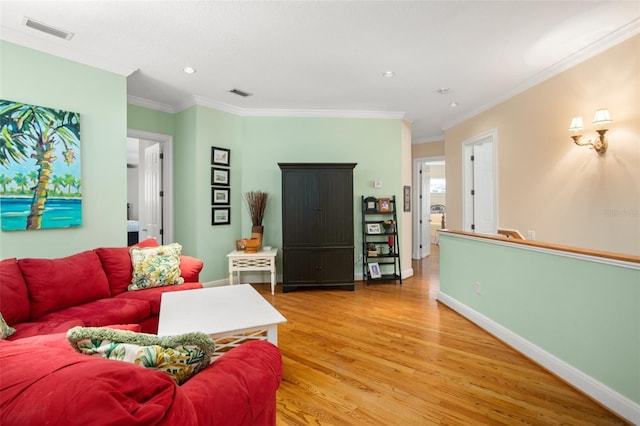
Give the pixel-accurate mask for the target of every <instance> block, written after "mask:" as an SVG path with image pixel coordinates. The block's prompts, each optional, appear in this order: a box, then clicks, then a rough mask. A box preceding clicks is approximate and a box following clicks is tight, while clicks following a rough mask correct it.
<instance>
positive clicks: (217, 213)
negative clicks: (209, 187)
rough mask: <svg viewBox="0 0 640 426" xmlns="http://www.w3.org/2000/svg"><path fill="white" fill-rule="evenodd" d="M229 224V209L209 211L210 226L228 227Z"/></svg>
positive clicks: (221, 208)
mask: <svg viewBox="0 0 640 426" xmlns="http://www.w3.org/2000/svg"><path fill="white" fill-rule="evenodd" d="M230 223H231V207H213V208H212V209H211V225H229V224H230Z"/></svg>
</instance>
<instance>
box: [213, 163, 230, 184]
mask: <svg viewBox="0 0 640 426" xmlns="http://www.w3.org/2000/svg"><path fill="white" fill-rule="evenodd" d="M229 181H230V170H229V169H220V168H218V167H212V168H211V185H220V186H229V185H230V183H229Z"/></svg>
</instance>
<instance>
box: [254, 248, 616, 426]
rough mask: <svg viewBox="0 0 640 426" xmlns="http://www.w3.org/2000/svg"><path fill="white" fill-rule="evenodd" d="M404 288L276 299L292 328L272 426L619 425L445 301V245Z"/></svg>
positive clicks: (262, 288) (286, 332)
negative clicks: (441, 256) (441, 293)
mask: <svg viewBox="0 0 640 426" xmlns="http://www.w3.org/2000/svg"><path fill="white" fill-rule="evenodd" d="M413 268H414V274H415V276H414V277H411V278H408V279H405V280H403V284H402V285H399V284H397V283H396V284H376V285H368V286H367V285H364V284H363V283H361V282H359V283H356V290H355V291H353V292H350V291H346V290H342V289H336V290H332V289H320V290H311V289H305V290H297V291H293V292H289V293H286V294H283V293H282V292H281V287H278V288H277V290H276V294H275V295H271V291H270V286H269V284H266V283H265V284H254V287H255V288H256V289H257V290H258V291H259V292H260V293H261V294H262V295H263V296H264V297H265V298H266V299H267V300H268V301H269V302H270V303H271V304H272V305H273V306H274V307H276V309H278V310H279V311H280V312H281V313H282V314H283V315H284V316H285V317H286V318H287V320H288V322H287V323H285V324H282V325H280V326H279V329H278V340H279V342H278V343H279V348H280V350H281V352H282V356H283V362H284V377H283V381H282V384H281V386H280V389H279V390H278V394H277V406H278V414H277V424H278V425H282V426H297V425H355V426H359V425H403V426H404V425H436V424H437V425H501V424H504V425H514V424H530V425H559V424H563V425H565V424H566V425H623V424H628V423H626V422H625V421H624V420H623V419H620V418H619V417H617V416H615V415H614V414H612V413H611V412H609V411H608V410H606V409H605V408H603V407H602V406H600V405H599V404H598V403H596V402H594V401H593V400H591V399H590V398H588V397H587V396H585V395H584V394H582V393H581V392H579V391H577V390H576V389H574V388H573V387H571V386H569V385H568V384H566V383H565V382H563V381H562V380H560V379H559V378H558V377H556V376H554V375H553V374H551V373H549V372H548V371H546V370H545V369H543V368H542V367H540V366H539V365H537V364H535V363H534V362H532V361H531V360H529V359H527V358H526V357H524V356H523V355H522V354H520V353H518V352H517V351H515V350H514V349H512V348H510V347H509V346H507V345H506V344H504V343H503V342H501V341H499V340H498V339H496V338H494V337H493V336H491V335H490V334H488V333H487V332H485V331H484V330H482V329H480V328H479V327H478V326H476V325H475V324H473V323H471V322H470V321H468V320H467V319H465V318H463V317H462V316H460V315H459V314H457V313H456V312H454V311H453V310H451V309H449V308H448V307H446V306H444V305H442V304H440V303H438V302H437V301H436V296H437V293H438V287H439V269H438V247H437V246H432V255H431V256H430V257H429V258H426V259H425V260H422V261H414V263H413Z"/></svg>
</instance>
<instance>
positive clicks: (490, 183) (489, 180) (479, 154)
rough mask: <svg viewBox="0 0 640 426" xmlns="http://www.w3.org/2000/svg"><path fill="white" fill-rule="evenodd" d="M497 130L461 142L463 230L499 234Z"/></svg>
mask: <svg viewBox="0 0 640 426" xmlns="http://www.w3.org/2000/svg"><path fill="white" fill-rule="evenodd" d="M497 138H498V134H497V130H495V129H494V130H490V131H488V132H485V133H482V134H480V135H478V136H475V137H473V138H471V139H467V140H465V141H464V142H462V153H463V169H462V174H463V177H462V179H463V197H462V209H463V230H464V231H466V232H476V233H480V234H488V235H496V234H497V232H498V214H497V209H498V207H497V176H496V174H497V173H496V152H497V150H496V144H497Z"/></svg>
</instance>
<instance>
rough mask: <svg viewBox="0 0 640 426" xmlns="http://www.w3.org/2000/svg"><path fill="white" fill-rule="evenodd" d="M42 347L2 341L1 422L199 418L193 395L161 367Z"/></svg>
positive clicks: (191, 421) (184, 425)
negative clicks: (147, 367)
mask: <svg viewBox="0 0 640 426" xmlns="http://www.w3.org/2000/svg"><path fill="white" fill-rule="evenodd" d="M43 352H44V351H43V350H42V349H41V348H40V347H39V346H36V345H31V344H26V343H21V342H19V341H18V342H7V341H0V365H2V366H3V367H4V366H6V367H7V368H2V369H1V370H0V424H3V425H5V424H6V425H44V424H64V425H89V424H96V423H102V424H113V425H151V424H153V425H181V426H189V425H196V424H197V423H198V422H197V417H196V413H195V410H194V407H193V404H192V403H191V401H190V400H189V399H188V398H187V396H186V395H185V393H184V392H181V390H180V388H179V387H178V385H176V383H175V382H174V381H173V379H171V377H169V376H168V375H166V374H164V373H162V372H159V371H153V370H149V369H146V368H142V367H140V366H138V365H134V364H129V363H126V362H121V361H113V360H107V359H100V358H95V357H89V356H86V355H81V354H72V353H69V352H67V351H66V350H62V349H57V348H47V349H46V355H45V354H43ZM34 353H35V354H38V356H34ZM25 364H26V365H28V368H20V367H22V366H25Z"/></svg>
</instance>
